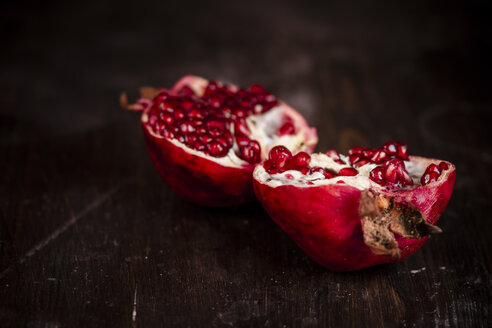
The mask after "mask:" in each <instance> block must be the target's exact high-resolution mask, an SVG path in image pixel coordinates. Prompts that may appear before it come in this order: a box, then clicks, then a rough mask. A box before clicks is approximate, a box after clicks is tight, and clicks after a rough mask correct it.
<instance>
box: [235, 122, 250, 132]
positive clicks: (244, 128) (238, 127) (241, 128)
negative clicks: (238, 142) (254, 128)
mask: <svg viewBox="0 0 492 328" xmlns="http://www.w3.org/2000/svg"><path fill="white" fill-rule="evenodd" d="M234 133H235V134H236V135H237V134H242V135H245V136H248V135H249V134H250V131H249V129H248V125H247V124H246V121H245V120H243V119H237V120H236V122H235V123H234Z"/></svg>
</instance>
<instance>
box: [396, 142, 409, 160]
mask: <svg viewBox="0 0 492 328" xmlns="http://www.w3.org/2000/svg"><path fill="white" fill-rule="evenodd" d="M396 145H397V147H398V157H399V158H401V159H403V160H408V146H407V145H406V144H404V143H402V142H398V143H397V144H396Z"/></svg>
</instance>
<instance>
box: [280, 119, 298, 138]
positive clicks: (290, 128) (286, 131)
mask: <svg viewBox="0 0 492 328" xmlns="http://www.w3.org/2000/svg"><path fill="white" fill-rule="evenodd" d="M292 134H296V129H295V128H294V124H292V122H287V123H285V124H284V125H282V126H281V127H280V129H278V135H279V136H283V135H292Z"/></svg>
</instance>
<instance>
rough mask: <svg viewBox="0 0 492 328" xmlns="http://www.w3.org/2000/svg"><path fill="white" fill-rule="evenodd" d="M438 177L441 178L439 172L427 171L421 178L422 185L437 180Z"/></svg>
mask: <svg viewBox="0 0 492 328" xmlns="http://www.w3.org/2000/svg"><path fill="white" fill-rule="evenodd" d="M437 179H439V174H437V173H436V172H427V173H424V175H422V177H421V178H420V183H421V184H422V186H425V185H426V184H429V183H431V182H435V181H437Z"/></svg>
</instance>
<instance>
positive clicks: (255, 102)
mask: <svg viewBox="0 0 492 328" xmlns="http://www.w3.org/2000/svg"><path fill="white" fill-rule="evenodd" d="M128 108H129V109H132V110H137V111H142V112H143V113H142V116H141V121H142V127H143V130H144V134H145V140H146V142H147V148H148V150H149V153H150V157H151V159H152V161H153V163H154V165H155V167H156V168H157V171H158V172H159V174H160V175H161V177H162V179H164V181H165V182H166V183H167V184H168V185H169V186H170V187H171V188H172V189H173V190H174V191H175V192H176V193H178V194H179V195H181V196H182V197H184V198H186V199H188V200H191V201H193V202H195V203H198V204H202V205H207V206H229V205H238V204H241V203H245V202H249V201H252V200H254V193H253V187H252V178H251V176H252V172H253V169H254V167H255V165H256V164H257V163H259V162H260V161H261V160H262V159H263V158H265V157H266V156H267V154H268V151H269V150H270V149H271V148H272V147H274V146H276V145H278V144H283V145H286V146H287V147H289V149H291V150H292V151H300V150H304V151H308V152H312V151H313V149H314V147H315V146H316V143H317V141H318V139H317V135H316V130H315V129H314V128H311V127H309V126H308V124H307V122H306V120H305V119H304V118H303V117H302V116H301V115H300V114H299V113H298V112H297V111H295V110H294V109H293V108H291V107H289V106H288V105H287V104H285V103H284V102H282V101H281V100H278V99H277V98H276V97H275V96H274V95H273V94H271V93H270V92H268V91H266V90H265V89H264V88H263V87H261V86H260V85H256V84H255V85H251V86H250V87H249V88H248V89H240V88H238V87H237V86H235V85H230V84H225V83H221V82H217V81H207V80H205V79H203V78H201V77H197V76H185V77H183V78H181V79H180V80H179V81H178V82H177V83H176V84H175V85H174V87H173V88H172V89H171V90H165V89H160V90H158V89H145V92H143V94H142V99H140V100H139V101H138V103H137V104H134V105H130V106H128Z"/></svg>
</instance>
